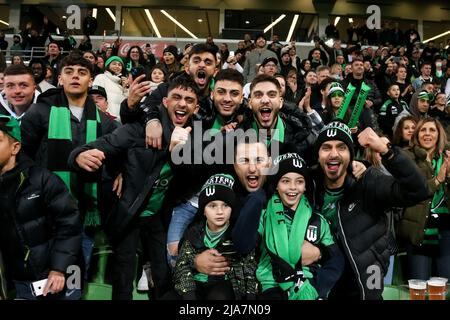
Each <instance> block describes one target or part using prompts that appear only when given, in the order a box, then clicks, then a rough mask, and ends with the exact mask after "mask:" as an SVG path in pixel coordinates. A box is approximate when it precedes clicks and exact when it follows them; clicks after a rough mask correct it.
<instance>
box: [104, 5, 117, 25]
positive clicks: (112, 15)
mask: <svg viewBox="0 0 450 320" xmlns="http://www.w3.org/2000/svg"><path fill="white" fill-rule="evenodd" d="M106 12H108V14H109V16H110V17H111V19H113V21H114V22H116V17H115V16H114V13H113V12H112V11H111V9H110V8H106Z"/></svg>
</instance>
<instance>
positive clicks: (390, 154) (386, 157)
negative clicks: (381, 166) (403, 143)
mask: <svg viewBox="0 0 450 320" xmlns="http://www.w3.org/2000/svg"><path fill="white" fill-rule="evenodd" d="M386 146H387V148H388V151H387V152H386V153H385V154H382V155H381V159H382V160H389V159H391V158H392V157H393V156H394V149H392V144H390V143H389V142H388V143H387V145H386Z"/></svg>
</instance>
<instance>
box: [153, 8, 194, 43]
mask: <svg viewBox="0 0 450 320" xmlns="http://www.w3.org/2000/svg"><path fill="white" fill-rule="evenodd" d="M161 13H162V14H163V15H165V16H166V17H167V18H169V19H170V20H172V22H173V23H175V24H176V25H177V26H179V27H180V28H181V29H183V30H184V32H186V33H187V34H188V35H190V36H191V37H192V38H194V39H198V38H197V37H196V36H195V34H193V33H192V32H190V31H189V30H188V29H187V28H186V27H185V26H183V25H182V24H181V23H179V22H178V20H177V19H175V18H174V17H172V16H171V15H170V14H169V13H167V12H166V11H165V10H161Z"/></svg>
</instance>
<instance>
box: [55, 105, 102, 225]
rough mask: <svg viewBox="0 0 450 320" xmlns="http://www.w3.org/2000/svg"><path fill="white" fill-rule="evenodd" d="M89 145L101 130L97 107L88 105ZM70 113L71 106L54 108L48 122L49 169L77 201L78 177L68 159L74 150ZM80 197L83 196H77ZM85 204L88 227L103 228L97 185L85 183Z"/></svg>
mask: <svg viewBox="0 0 450 320" xmlns="http://www.w3.org/2000/svg"><path fill="white" fill-rule="evenodd" d="M85 108H86V109H85V113H86V140H85V142H86V143H89V142H91V141H94V140H96V139H97V136H98V133H99V131H101V130H100V114H99V112H98V110H97V108H96V107H95V105H94V104H86V105H85ZM70 118H71V112H70V109H69V107H68V106H52V107H51V109H50V118H49V123H48V135H47V138H48V169H49V170H50V171H52V172H53V173H55V174H56V175H57V176H59V177H60V178H61V179H62V180H63V181H64V183H65V185H66V186H67V188H68V189H69V191H70V193H71V194H72V195H73V196H74V197H75V198H76V199H77V200H79V199H78V197H77V192H76V191H75V190H74V189H76V188H73V187H74V186H76V184H77V182H76V175H75V174H74V173H72V172H70V171H69V168H68V165H67V159H68V158H69V155H70V153H71V152H72V149H73V144H72V138H73V137H72V123H71V119H70ZM78 196H80V195H78ZM82 196H83V197H84V200H85V202H84V203H85V205H86V216H85V221H84V224H85V226H98V225H100V215H99V212H98V199H97V183H95V182H93V183H85V184H84V186H83V195H82Z"/></svg>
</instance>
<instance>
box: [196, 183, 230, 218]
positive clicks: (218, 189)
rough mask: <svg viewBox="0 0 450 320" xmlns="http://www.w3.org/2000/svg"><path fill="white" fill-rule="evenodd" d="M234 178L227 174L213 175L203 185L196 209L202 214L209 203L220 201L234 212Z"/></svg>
mask: <svg viewBox="0 0 450 320" xmlns="http://www.w3.org/2000/svg"><path fill="white" fill-rule="evenodd" d="M233 185H234V178H233V177H232V176H230V175H228V174H215V175H213V176H211V177H210V178H209V179H208V180H207V181H206V182H205V184H204V185H203V187H202V189H201V191H200V195H199V196H198V209H199V212H201V213H203V212H204V209H205V206H206V205H207V204H208V203H210V202H211V201H215V200H220V201H223V202H225V203H226V204H228V205H229V206H230V207H231V208H232V209H233V211H232V212H234V207H235V204H236V196H235V194H234V191H233Z"/></svg>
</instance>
